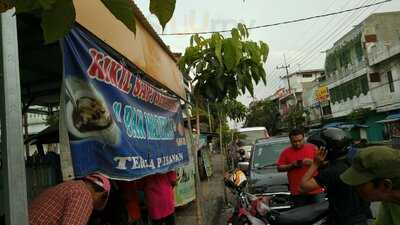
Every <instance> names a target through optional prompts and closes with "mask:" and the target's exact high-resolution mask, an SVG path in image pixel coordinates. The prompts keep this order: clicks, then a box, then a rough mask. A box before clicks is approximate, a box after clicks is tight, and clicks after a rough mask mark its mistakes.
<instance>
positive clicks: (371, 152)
mask: <svg viewBox="0 0 400 225" xmlns="http://www.w3.org/2000/svg"><path fill="white" fill-rule="evenodd" d="M399 177H400V150H395V149H392V148H389V147H386V146H372V147H368V148H365V149H360V150H359V151H358V153H357V155H356V157H355V158H354V160H353V163H352V166H351V167H350V168H349V169H347V170H346V171H345V172H344V173H343V174H342V175H341V176H340V178H341V179H342V181H343V182H344V183H346V184H348V185H351V186H357V185H360V184H363V183H367V182H369V181H371V180H373V179H376V178H399Z"/></svg>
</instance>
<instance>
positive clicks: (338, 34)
mask: <svg viewBox="0 0 400 225" xmlns="http://www.w3.org/2000/svg"><path fill="white" fill-rule="evenodd" d="M367 1H368V0H367ZM365 12H367V9H364V10H363V11H361V12H360V14H358V15H354V17H353V20H352V21H351V22H350V23H348V22H347V21H344V23H343V24H342V26H339V27H338V28H341V27H343V29H341V30H340V29H336V30H335V31H334V32H333V34H334V33H336V35H329V37H328V39H326V42H325V43H323V42H322V43H320V45H318V46H316V47H315V48H314V49H313V51H314V50H316V51H314V52H313V53H312V55H311V56H305V57H303V58H302V59H300V60H299V61H297V62H298V63H300V64H306V63H309V62H310V61H312V60H313V59H314V58H315V57H316V56H318V53H320V51H319V50H320V49H319V48H320V47H322V46H323V45H324V44H326V43H328V42H330V41H332V40H335V39H336V38H337V37H341V36H343V35H345V34H343V33H344V32H348V31H347V29H348V28H349V27H351V26H352V25H353V23H356V22H357V20H358V19H359V18H360V17H362V16H363V14H364V13H365ZM346 23H348V24H347V25H346Z"/></svg>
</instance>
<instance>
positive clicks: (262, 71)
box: [258, 66, 267, 85]
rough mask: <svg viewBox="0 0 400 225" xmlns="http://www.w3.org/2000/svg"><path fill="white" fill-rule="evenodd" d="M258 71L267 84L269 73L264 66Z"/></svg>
mask: <svg viewBox="0 0 400 225" xmlns="http://www.w3.org/2000/svg"><path fill="white" fill-rule="evenodd" d="M258 72H259V73H260V77H261V79H262V81H263V83H264V85H267V74H266V72H265V69H264V66H260V67H259V68H258Z"/></svg>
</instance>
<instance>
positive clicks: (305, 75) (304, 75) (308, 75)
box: [303, 73, 313, 78]
mask: <svg viewBox="0 0 400 225" xmlns="http://www.w3.org/2000/svg"><path fill="white" fill-rule="evenodd" d="M311 77H313V75H312V74H311V73H305V74H303V78H311Z"/></svg>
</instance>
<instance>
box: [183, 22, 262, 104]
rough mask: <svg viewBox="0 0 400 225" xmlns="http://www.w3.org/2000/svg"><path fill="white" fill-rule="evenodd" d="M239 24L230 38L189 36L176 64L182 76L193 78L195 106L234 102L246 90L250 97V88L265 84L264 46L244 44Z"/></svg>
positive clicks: (245, 39)
mask: <svg viewBox="0 0 400 225" xmlns="http://www.w3.org/2000/svg"><path fill="white" fill-rule="evenodd" d="M248 37H249V33H248V31H247V28H246V27H245V26H244V25H243V24H239V25H238V27H237V28H233V29H232V30H231V37H227V38H225V37H224V36H222V35H221V34H220V33H214V34H212V35H211V37H210V38H204V37H201V36H199V35H193V36H192V37H191V40H190V46H189V47H188V48H186V50H185V54H184V55H183V57H182V58H181V60H180V61H179V67H180V69H181V71H182V72H183V73H185V74H193V75H194V78H193V82H194V90H193V94H194V98H195V100H196V101H197V103H198V102H199V100H201V99H206V100H208V102H222V101H223V100H224V99H236V97H238V96H239V95H241V94H245V93H246V90H247V91H249V92H250V94H251V95H252V96H253V94H254V86H253V82H254V83H255V84H258V83H259V82H260V81H261V80H262V81H263V82H264V84H266V73H265V70H264V67H263V64H264V63H265V62H266V60H267V56H268V45H267V44H266V43H264V42H262V41H260V42H258V43H257V42H254V41H250V40H248Z"/></svg>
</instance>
